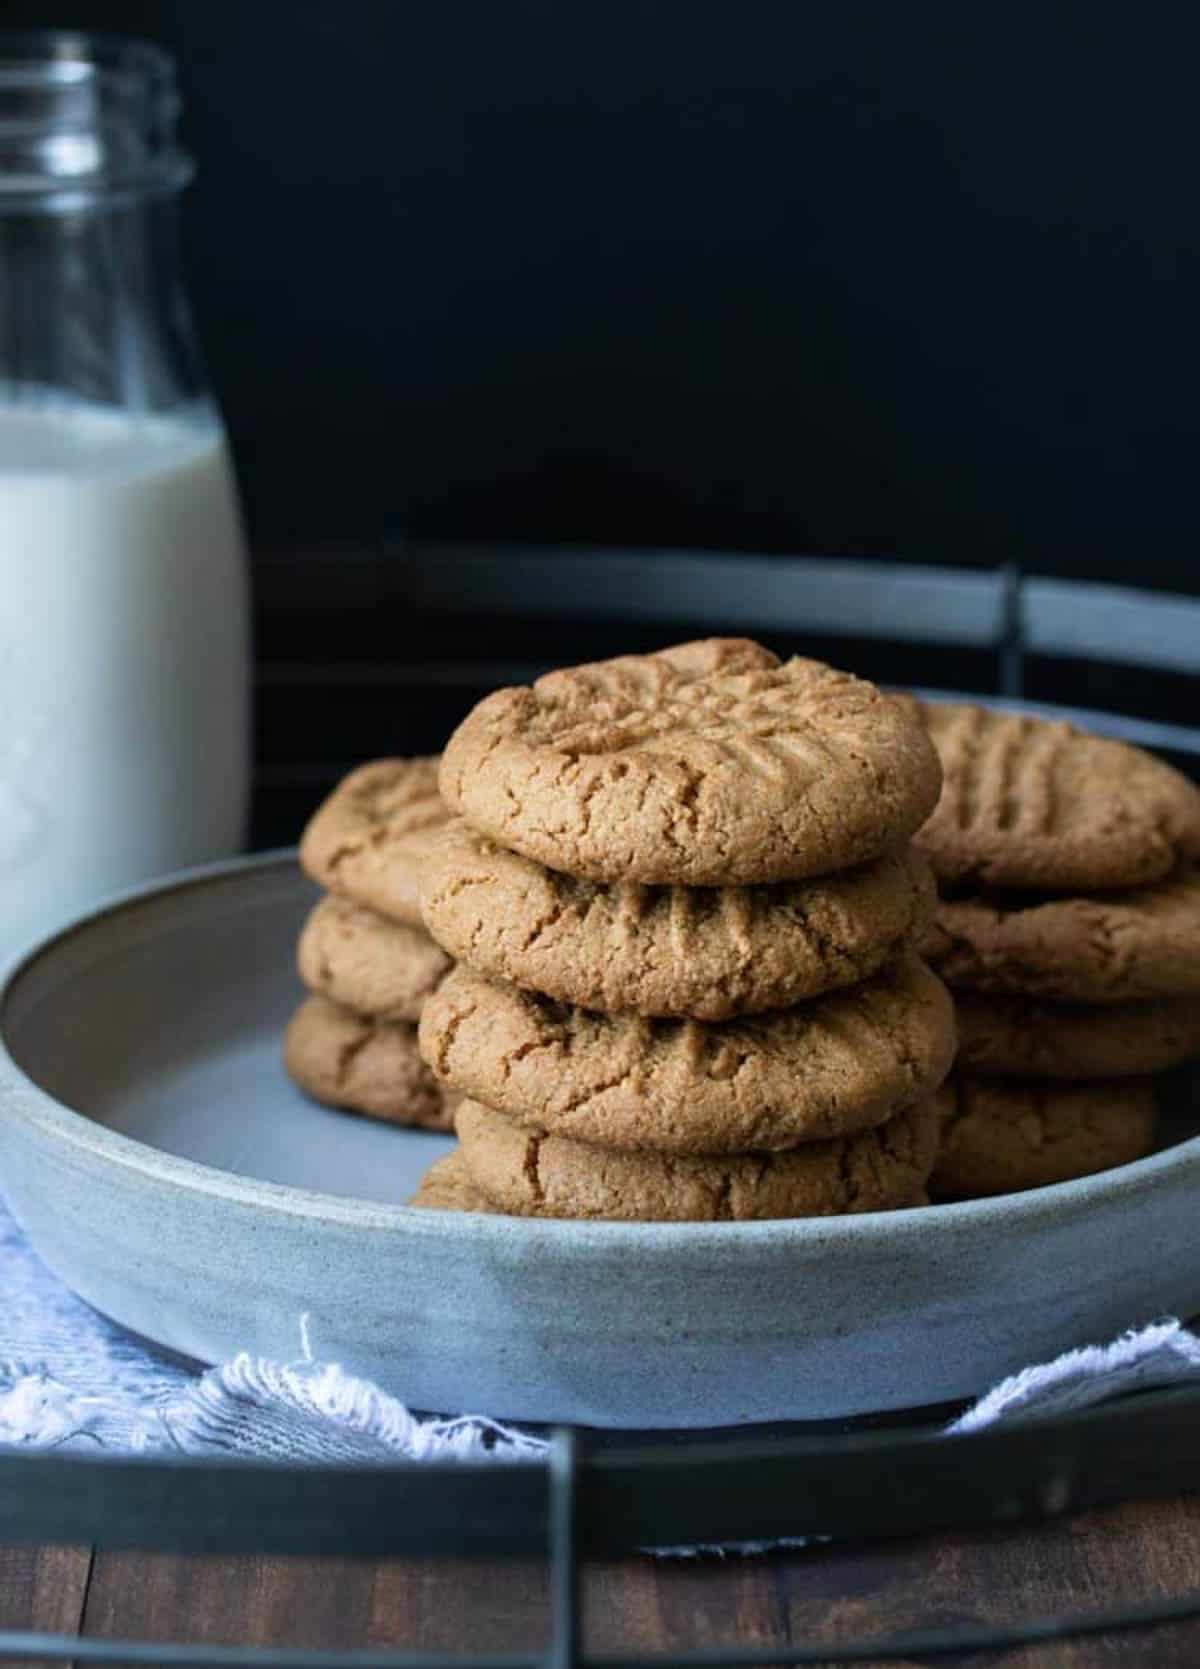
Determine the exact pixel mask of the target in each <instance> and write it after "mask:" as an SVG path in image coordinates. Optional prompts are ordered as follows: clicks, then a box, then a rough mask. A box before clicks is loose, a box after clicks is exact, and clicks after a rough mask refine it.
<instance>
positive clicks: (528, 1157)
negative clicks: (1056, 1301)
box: [458, 1101, 938, 1223]
mask: <svg viewBox="0 0 1200 1669" xmlns="http://www.w3.org/2000/svg"><path fill="white" fill-rule="evenodd" d="M458 1133H459V1140H460V1141H461V1143H462V1153H463V1157H464V1159H465V1160H466V1163H467V1166H468V1168H469V1170H470V1172H471V1175H472V1177H473V1178H474V1180H475V1183H476V1185H477V1186H478V1187H479V1188H480V1189H481V1190H482V1192H483V1193H485V1194H486V1195H487V1196H488V1198H489V1199H491V1200H492V1201H494V1202H495V1204H496V1205H498V1206H499V1207H500V1208H501V1209H502V1210H504V1211H507V1212H511V1213H513V1214H514V1215H515V1216H520V1217H592V1218H602V1219H609V1220H618V1219H619V1220H621V1221H625V1222H651V1223H671V1222H706V1223H707V1222H745V1221H749V1220H752V1219H755V1218H765V1217H831V1216H835V1215H838V1214H840V1213H843V1212H857V1211H893V1210H896V1209H898V1208H901V1207H904V1206H910V1205H912V1204H913V1203H914V1202H915V1201H916V1200H917V1199H918V1198H919V1197H920V1193H921V1190H922V1189H923V1188H924V1186H925V1183H926V1181H927V1179H928V1177H929V1172H930V1169H931V1167H932V1165H933V1160H934V1154H935V1152H936V1149H937V1141H938V1115H937V1111H936V1109H935V1107H934V1105H933V1103H932V1101H924V1102H921V1103H919V1104H918V1105H916V1106H914V1107H910V1108H908V1109H907V1110H906V1111H905V1112H902V1113H900V1114H898V1115H897V1116H896V1117H895V1118H894V1119H892V1120H890V1121H889V1122H888V1123H887V1124H883V1125H880V1126H879V1127H878V1128H877V1129H875V1130H869V1131H866V1132H862V1133H860V1134H859V1135H857V1136H850V1137H847V1138H845V1139H844V1140H841V1141H830V1142H809V1143H807V1144H806V1145H805V1146H804V1147H798V1148H794V1149H792V1150H791V1151H790V1152H787V1153H740V1154H730V1155H727V1156H725V1157H711V1156H710V1157H705V1158H696V1157H680V1156H678V1155H673V1154H672V1155H668V1154H663V1153H648V1152H647V1153H627V1152H626V1153H622V1152H615V1151H613V1150H611V1149H609V1148H603V1147H593V1146H591V1145H590V1144H589V1143H586V1142H577V1141H572V1140H570V1139H569V1138H568V1137H565V1136H547V1135H541V1134H539V1133H536V1132H533V1131H529V1130H523V1129H521V1127H520V1126H519V1125H517V1124H515V1123H514V1122H513V1121H512V1120H511V1119H510V1118H507V1117H506V1116H505V1115H504V1114H503V1113H499V1112H496V1111H495V1110H494V1109H493V1108H491V1107H485V1106H482V1105H481V1104H480V1103H479V1102H477V1101H464V1102H463V1103H462V1105H461V1106H460V1107H459V1111H458Z"/></svg>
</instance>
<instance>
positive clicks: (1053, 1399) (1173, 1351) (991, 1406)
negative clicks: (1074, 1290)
mask: <svg viewBox="0 0 1200 1669" xmlns="http://www.w3.org/2000/svg"><path fill="white" fill-rule="evenodd" d="M1196 1378H1200V1339H1198V1338H1197V1337H1196V1335H1195V1334H1194V1333H1189V1332H1188V1330H1187V1329H1186V1328H1185V1327H1183V1326H1181V1325H1180V1323H1179V1322H1178V1321H1175V1320H1173V1319H1170V1318H1168V1319H1167V1320H1165V1321H1158V1322H1154V1323H1152V1324H1151V1325H1150V1326H1149V1327H1142V1328H1140V1329H1139V1330H1138V1331H1137V1332H1131V1333H1123V1334H1122V1335H1121V1337H1120V1338H1119V1339H1114V1340H1113V1342H1112V1344H1106V1345H1094V1344H1089V1345H1084V1346H1082V1347H1081V1348H1080V1349H1079V1350H1068V1351H1067V1352H1066V1354H1065V1355H1063V1356H1059V1357H1056V1358H1055V1360H1054V1361H1053V1362H1043V1363H1041V1364H1040V1365H1039V1366H1037V1367H1034V1368H1022V1370H1021V1372H1020V1373H1015V1374H1013V1375H1012V1377H1011V1378H1010V1379H1005V1380H1002V1381H1001V1382H1000V1384H999V1385H997V1386H995V1387H994V1388H993V1389H992V1390H990V1391H989V1392H988V1394H987V1396H985V1397H981V1398H980V1399H979V1401H978V1402H977V1403H976V1404H975V1405H974V1407H972V1408H968V1410H967V1412H966V1413H965V1414H962V1415H960V1416H959V1418H958V1419H957V1420H954V1421H952V1422H951V1424H950V1426H949V1427H948V1428H947V1429H948V1430H949V1431H951V1432H955V1433H965V1432H971V1431H982V1430H983V1428H984V1426H990V1425H994V1424H995V1422H996V1421H997V1420H1005V1421H1009V1422H1011V1421H1014V1420H1019V1419H1022V1418H1024V1419H1031V1418H1034V1417H1039V1418H1044V1417H1045V1416H1047V1415H1050V1414H1069V1413H1071V1412H1072V1411H1073V1410H1074V1409H1077V1408H1087V1407H1089V1406H1090V1405H1091V1404H1092V1403H1096V1402H1107V1401H1109V1399H1110V1398H1113V1397H1123V1396H1127V1395H1128V1394H1129V1392H1131V1391H1150V1390H1159V1389H1162V1388H1163V1387H1164V1386H1168V1385H1178V1384H1179V1383H1180V1382H1181V1381H1182V1380H1185V1379H1196Z"/></svg>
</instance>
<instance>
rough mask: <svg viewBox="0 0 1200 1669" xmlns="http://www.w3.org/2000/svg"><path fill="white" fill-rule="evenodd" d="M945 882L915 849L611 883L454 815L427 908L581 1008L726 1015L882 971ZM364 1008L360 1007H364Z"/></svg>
mask: <svg viewBox="0 0 1200 1669" xmlns="http://www.w3.org/2000/svg"><path fill="white" fill-rule="evenodd" d="M933 907H934V889H933V878H932V875H931V873H930V870H929V866H928V864H927V863H926V861H925V860H924V859H923V858H920V857H918V856H917V855H916V853H914V852H913V851H912V849H911V847H909V848H905V849H904V850H903V851H901V852H899V853H897V854H896V855H895V856H893V857H887V858H880V859H878V860H877V861H876V862H875V863H873V864H869V865H867V866H865V867H864V868H861V869H853V870H847V871H845V872H844V873H843V874H841V875H830V876H826V877H824V878H821V879H817V880H813V881H793V882H786V881H785V882H781V883H779V884H778V885H776V886H773V887H767V886H762V887H645V886H641V885H639V884H638V883H637V882H636V881H627V882H624V883H617V884H615V885H612V886H605V885H604V884H603V883H601V882H597V881H577V880H575V879H574V878H573V877H571V876H569V875H563V874H560V873H559V872H558V871H557V870H553V869H546V868H545V867H544V865H542V864H538V863H534V862H533V860H532V859H531V858H523V857H521V856H520V855H519V854H518V853H516V852H510V851H508V850H507V849H506V848H505V847H503V846H498V845H497V844H496V843H495V841H492V840H489V839H488V838H487V836H486V835H481V834H477V833H476V832H475V830H473V829H471V828H470V827H468V825H467V824H465V823H463V822H460V821H455V822H453V823H450V824H448V825H447V827H446V828H445V829H443V830H441V832H440V833H439V835H438V837H437V839H436V841H434V843H433V844H432V845H431V847H430V852H429V856H428V859H427V861H426V863H425V865H424V869H423V873H422V887H421V909H422V912H423V914H424V916H425V921H426V923H427V925H428V927H429V930H430V932H431V933H432V934H433V937H434V938H435V939H436V940H437V941H438V943H439V944H441V945H443V946H444V947H445V949H446V950H448V951H449V952H450V954H451V955H452V956H454V957H457V958H459V959H461V960H462V961H465V962H468V963H469V964H470V966H471V967H472V968H475V969H476V970H478V972H480V973H483V974H487V975H489V976H490V977H491V978H493V979H501V980H508V981H510V982H511V983H512V984H514V985H520V986H522V987H524V988H525V989H527V990H531V991H541V992H544V993H545V994H546V995H547V996H551V997H557V998H559V999H560V1000H561V1001H563V1002H571V1003H577V1004H578V1005H579V1006H580V1007H581V1008H590V1009H597V1010H601V1011H603V1012H604V1013H608V1014H619V1013H624V1012H631V1013H636V1014H649V1015H680V1016H690V1017H691V1018H693V1019H696V1020H725V1019H728V1018H729V1017H730V1016H731V1015H735V1014H756V1013H761V1012H762V1011H764V1010H766V1009H775V1008H788V1007H790V1006H791V1005H792V1004H793V1003H797V1002H800V1001H802V1000H803V999H805V998H809V997H815V996H819V995H821V994H822V993H824V992H826V991H832V990H836V989H838V988H839V987H841V986H845V985H853V984H856V983H857V982H858V981H860V980H863V979H867V978H869V977H870V976H871V975H872V974H874V973H876V972H877V971H878V970H879V968H881V967H882V966H883V964H884V962H886V961H887V960H888V958H889V957H890V956H891V955H892V954H893V952H894V951H895V950H896V949H897V947H898V946H899V945H900V944H901V943H903V942H904V941H905V940H907V939H909V938H910V937H912V936H914V935H916V934H921V935H923V934H924V933H925V932H926V931H927V930H928V926H929V923H930V922H931V920H932V917H933ZM360 1006H361V1005H360Z"/></svg>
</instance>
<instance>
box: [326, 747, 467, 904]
mask: <svg viewBox="0 0 1200 1669" xmlns="http://www.w3.org/2000/svg"><path fill="white" fill-rule="evenodd" d="M438 764H439V760H438V759H437V758H436V757H434V758H430V759H375V760H372V761H371V763H370V764H368V765H360V766H359V768H358V770H357V771H351V773H350V775H349V776H348V777H346V778H345V779H344V780H343V781H342V782H340V783H339V784H338V786H337V787H336V788H335V789H334V791H333V793H332V794H331V795H330V796H329V798H328V799H327V800H326V801H325V802H324V804H322V805H321V806H319V807H318V808H317V811H316V812H315V813H314V815H313V817H312V819H311V821H310V822H309V824H308V827H307V828H306V829H305V831H304V836H303V839H302V840H301V842H300V862H301V864H302V865H303V867H304V869H305V870H306V871H307V873H308V874H309V875H311V876H312V878H313V880H314V881H318V882H319V883H320V884H321V886H323V887H327V888H328V889H329V891H330V892H334V893H338V894H340V895H341V896H342V897H343V898H349V899H351V900H353V902H354V903H355V904H363V905H365V906H366V907H367V909H369V910H378V911H379V913H380V914H381V915H384V916H391V917H392V918H393V920H395V921H402V922H407V923H408V924H409V926H411V927H420V926H421V909H420V905H419V903H418V901H417V871H418V868H419V865H420V862H421V858H422V857H423V855H424V852H425V849H426V847H427V846H428V844H429V837H430V835H431V833H432V832H433V830H434V829H437V828H439V827H440V826H441V825H442V824H443V823H444V822H445V821H446V818H447V816H448V815H449V814H448V813H447V811H446V808H445V806H444V805H443V804H442V801H441V797H440V796H439V794H438V786H437V779H438Z"/></svg>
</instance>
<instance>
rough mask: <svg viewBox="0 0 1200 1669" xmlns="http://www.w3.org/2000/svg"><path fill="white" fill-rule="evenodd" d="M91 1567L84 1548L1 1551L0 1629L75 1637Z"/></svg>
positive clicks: (82, 1611)
mask: <svg viewBox="0 0 1200 1669" xmlns="http://www.w3.org/2000/svg"><path fill="white" fill-rule="evenodd" d="M91 1562H92V1560H91V1551H90V1549H89V1548H86V1547H0V1628H5V1629H34V1630H36V1631H37V1632H39V1633H47V1634H77V1633H78V1632H79V1630H80V1628H81V1626H82V1622H83V1613H84V1602H85V1599H86V1597H87V1588H88V1572H89V1570H90V1568H91ZM9 1661H10V1662H11V1663H15V1664H21V1665H26V1664H27V1661H28V1660H24V1659H16V1658H14V1659H10V1660H9Z"/></svg>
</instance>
